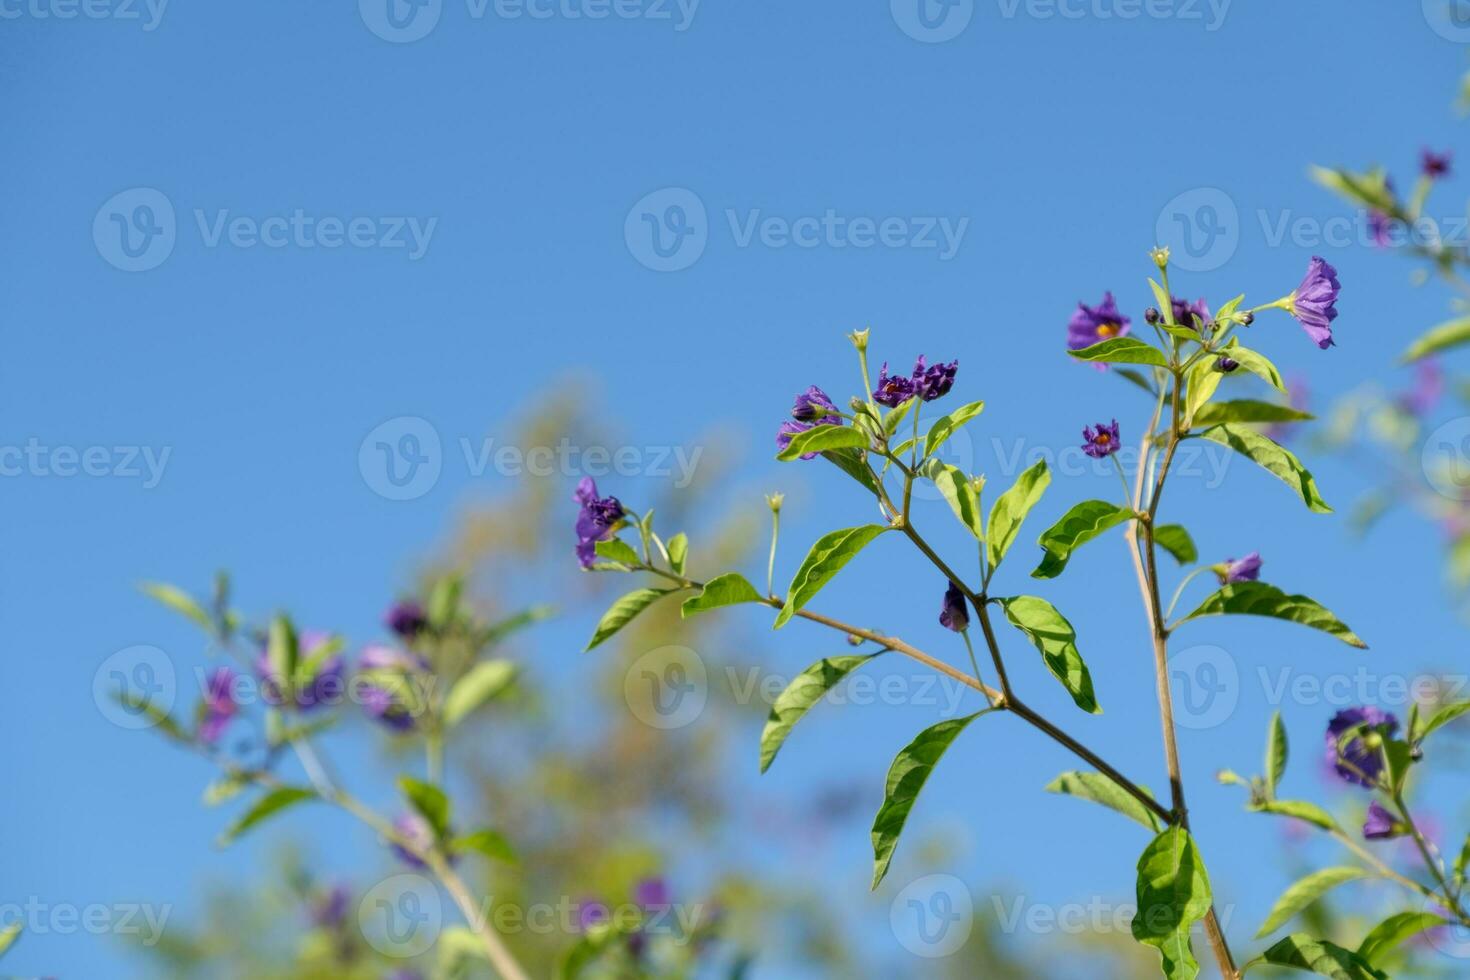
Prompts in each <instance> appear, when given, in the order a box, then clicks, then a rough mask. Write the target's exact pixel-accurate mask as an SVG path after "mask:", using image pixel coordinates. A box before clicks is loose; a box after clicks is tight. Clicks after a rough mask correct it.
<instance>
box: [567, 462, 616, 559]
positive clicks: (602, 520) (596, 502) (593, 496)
mask: <svg viewBox="0 0 1470 980" xmlns="http://www.w3.org/2000/svg"><path fill="white" fill-rule="evenodd" d="M572 499H573V500H575V501H576V502H577V503H579V504H581V505H582V510H581V512H580V513H578V514H577V560H578V561H579V562H581V564H582V567H583V568H591V567H592V563H593V562H594V561H596V560H597V542H599V541H606V540H608V539H609V538H611V537H612V536H613V535H614V534H615V533H616V530H615V526H616V525H617V523H618V522H619V521H621V520H622V519H623V514H624V511H623V505H622V503H620V502H619V501H618V498H617V497H599V496H598V495H597V484H596V483H594V482H593V481H592V477H590V476H584V477H582V479H581V480H580V481H579V482H578V483H577V492H576V493H574V494H573V495H572Z"/></svg>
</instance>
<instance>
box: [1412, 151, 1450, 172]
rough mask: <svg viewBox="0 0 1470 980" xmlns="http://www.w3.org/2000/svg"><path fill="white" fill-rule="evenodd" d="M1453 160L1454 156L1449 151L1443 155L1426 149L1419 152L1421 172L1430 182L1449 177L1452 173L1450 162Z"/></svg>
mask: <svg viewBox="0 0 1470 980" xmlns="http://www.w3.org/2000/svg"><path fill="white" fill-rule="evenodd" d="M1453 158H1454V154H1453V153H1451V152H1450V151H1449V150H1446V151H1445V152H1443V153H1435V152H1434V151H1433V150H1431V149H1429V148H1428V147H1425V148H1424V149H1423V150H1421V151H1420V152H1419V171H1420V173H1422V174H1424V176H1426V177H1428V178H1429V179H1430V180H1438V179H1439V178H1441V177H1447V176H1449V172H1450V161H1451V160H1452V159H1453Z"/></svg>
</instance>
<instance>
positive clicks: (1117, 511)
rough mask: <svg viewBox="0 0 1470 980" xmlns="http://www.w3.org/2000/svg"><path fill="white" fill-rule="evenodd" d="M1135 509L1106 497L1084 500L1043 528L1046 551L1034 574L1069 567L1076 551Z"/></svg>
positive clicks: (1045, 574)
mask: <svg viewBox="0 0 1470 980" xmlns="http://www.w3.org/2000/svg"><path fill="white" fill-rule="evenodd" d="M1132 517H1133V511H1131V510H1129V509H1128V508H1127V507H1119V506H1118V505H1117V504H1112V503H1108V502H1107V501H1106V500H1084V501H1082V503H1080V504H1077V505H1075V506H1074V507H1073V508H1072V509H1071V510H1069V511H1067V512H1066V513H1065V514H1063V515H1062V518H1061V520H1059V521H1057V522H1056V523H1055V524H1053V525H1052V526H1051V527H1049V528H1047V529H1046V530H1045V531H1043V532H1041V537H1040V538H1038V539H1037V541H1036V543H1037V544H1039V545H1041V547H1042V549H1043V550H1045V552H1046V554H1045V555H1043V556H1042V558H1041V564H1040V565H1037V566H1036V568H1035V570H1034V571H1032V573H1031V577H1032V578H1056V577H1057V576H1058V575H1060V574H1062V571H1063V569H1065V568H1066V567H1067V562H1068V561H1070V560H1071V559H1072V553H1073V552H1074V551H1076V550H1077V549H1078V548H1080V547H1082V546H1083V545H1084V544H1086V543H1087V542H1089V541H1091V540H1092V539H1093V538H1095V537H1097V536H1098V535H1099V534H1102V533H1103V532H1104V531H1108V530H1110V529H1112V528H1115V527H1117V526H1118V525H1119V524H1122V523H1124V522H1125V521H1128V520H1131V519H1132Z"/></svg>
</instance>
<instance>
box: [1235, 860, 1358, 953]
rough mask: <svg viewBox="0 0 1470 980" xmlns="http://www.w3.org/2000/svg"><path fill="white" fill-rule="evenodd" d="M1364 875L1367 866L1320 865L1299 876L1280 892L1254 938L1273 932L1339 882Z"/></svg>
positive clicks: (1352, 879)
mask: <svg viewBox="0 0 1470 980" xmlns="http://www.w3.org/2000/svg"><path fill="white" fill-rule="evenodd" d="M1366 877H1368V872H1367V870H1366V869H1364V868H1357V867H1353V866H1351V865H1344V866H1342V867H1337V868H1323V869H1322V870H1321V871H1314V872H1312V873H1311V874H1309V875H1307V876H1306V877H1304V878H1301V879H1299V880H1298V881H1296V882H1295V883H1293V884H1292V885H1291V887H1289V888H1287V889H1286V891H1284V892H1282V893H1281V897H1280V898H1278V899H1277V900H1276V904H1275V905H1273V906H1272V907H1271V914H1270V915H1268V916H1266V921H1265V922H1264V923H1262V924H1261V928H1260V929H1258V930H1257V931H1256V938H1257V939H1260V938H1261V937H1262V936H1266V935H1268V934H1270V933H1273V932H1275V931H1276V930H1277V929H1279V928H1281V927H1282V926H1283V925H1285V924H1286V922H1287V920H1289V919H1290V918H1291V917H1292V916H1294V915H1296V914H1297V913H1298V912H1300V911H1301V910H1302V909H1304V908H1306V907H1307V906H1308V905H1311V904H1312V903H1313V902H1315V901H1316V900H1317V899H1319V898H1321V897H1322V896H1323V895H1325V894H1327V893H1328V892H1329V891H1331V890H1332V889H1334V888H1336V887H1337V886H1338V885H1343V884H1346V883H1347V882H1349V881H1357V880H1359V879H1360V878H1366Z"/></svg>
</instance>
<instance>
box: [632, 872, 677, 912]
mask: <svg viewBox="0 0 1470 980" xmlns="http://www.w3.org/2000/svg"><path fill="white" fill-rule="evenodd" d="M633 901H635V902H637V903H638V904H639V905H640V906H642V907H643V908H645V909H659V908H664V907H666V906H667V905H669V903H670V898H669V883H668V882H667V881H665V880H664V879H663V878H660V877H659V876H657V875H651V876H649V877H647V878H642V879H640V880H639V882H638V884H636V885H634V886H633Z"/></svg>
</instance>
